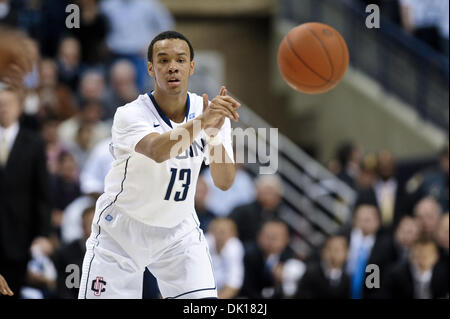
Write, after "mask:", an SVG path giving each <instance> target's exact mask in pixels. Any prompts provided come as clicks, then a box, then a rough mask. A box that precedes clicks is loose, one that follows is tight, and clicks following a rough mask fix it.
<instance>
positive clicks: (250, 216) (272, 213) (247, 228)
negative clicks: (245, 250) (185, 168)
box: [229, 175, 283, 245]
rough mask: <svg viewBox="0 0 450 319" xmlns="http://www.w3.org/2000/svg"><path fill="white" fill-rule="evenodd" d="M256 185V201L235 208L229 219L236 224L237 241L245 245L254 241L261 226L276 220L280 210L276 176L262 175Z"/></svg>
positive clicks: (280, 204)
mask: <svg viewBox="0 0 450 319" xmlns="http://www.w3.org/2000/svg"><path fill="white" fill-rule="evenodd" d="M255 184H256V194H257V195H256V201H254V202H253V203H251V204H246V205H242V206H238V207H236V208H235V209H234V210H233V212H232V213H231V214H230V215H229V217H230V218H231V219H232V220H233V221H234V222H235V223H236V225H237V228H238V234H239V239H240V240H241V241H242V242H243V244H244V245H246V243H248V242H251V241H254V240H256V238H257V235H258V232H259V230H260V228H261V226H262V224H263V223H264V222H266V221H268V220H271V219H275V218H278V217H279V216H280V210H281V206H282V203H281V199H282V197H281V196H282V192H283V190H282V189H283V188H282V184H281V180H280V178H279V177H278V176H276V175H262V176H260V177H258V179H257V180H256V182H255Z"/></svg>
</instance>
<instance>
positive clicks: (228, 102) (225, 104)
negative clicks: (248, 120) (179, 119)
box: [135, 95, 239, 163]
mask: <svg viewBox="0 0 450 319" xmlns="http://www.w3.org/2000/svg"><path fill="white" fill-rule="evenodd" d="M203 101H204V103H208V96H206V95H205V96H204V97H203ZM233 103H237V102H236V101H234V99H233V98H231V97H229V96H218V97H216V98H214V99H213V101H212V102H211V105H210V107H209V108H208V110H207V111H206V112H204V113H202V114H201V115H199V116H198V117H196V118H195V119H193V120H192V121H189V122H187V123H185V124H183V125H181V126H179V127H177V128H176V129H173V130H172V131H169V132H166V133H163V134H159V133H151V134H149V135H147V136H145V137H144V138H143V139H141V140H140V141H139V142H138V143H137V145H136V148H135V150H136V152H138V153H141V154H143V155H145V156H147V157H149V158H151V159H153V160H154V161H155V162H158V163H162V162H164V161H166V160H168V159H170V158H173V157H176V156H177V155H179V154H181V153H183V152H184V151H185V150H186V149H187V148H188V147H189V146H190V145H191V144H192V143H193V142H194V139H195V138H196V137H197V136H198V135H199V134H200V132H201V130H202V129H205V128H208V127H212V126H213V125H214V124H215V123H216V122H217V121H218V119H220V118H225V117H228V118H230V119H232V120H237V117H236V118H235V116H236V115H235V112H234V113H233V107H232V105H233ZM237 104H239V103H237ZM236 114H237V113H236Z"/></svg>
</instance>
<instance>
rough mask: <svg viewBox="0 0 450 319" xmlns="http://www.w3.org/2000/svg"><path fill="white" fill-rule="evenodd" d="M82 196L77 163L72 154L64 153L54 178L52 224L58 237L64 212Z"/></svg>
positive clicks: (61, 155)
mask: <svg viewBox="0 0 450 319" xmlns="http://www.w3.org/2000/svg"><path fill="white" fill-rule="evenodd" d="M80 194H81V193H80V183H79V181H78V166H77V163H76V162H75V159H74V157H73V156H72V154H70V153H68V152H62V153H61V154H60V156H59V158H58V168H57V172H56V174H55V175H53V176H52V197H53V211H52V224H53V227H54V228H55V229H56V230H57V233H58V235H59V234H60V227H61V223H62V215H63V211H64V210H65V209H66V207H67V205H69V204H70V203H71V202H72V201H73V200H75V199H76V198H77V197H78V196H80ZM58 237H60V236H58Z"/></svg>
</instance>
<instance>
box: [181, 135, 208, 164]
mask: <svg viewBox="0 0 450 319" xmlns="http://www.w3.org/2000/svg"><path fill="white" fill-rule="evenodd" d="M200 142H201V145H200V144H199V143H198V142H197V141H195V140H194V142H193V143H192V145H191V146H189V148H188V149H187V150H186V151H184V153H182V154H180V155H178V156H177V157H176V159H179V160H181V159H187V158H189V157H197V156H203V153H204V151H205V145H206V141H205V140H204V139H203V138H201V139H200Z"/></svg>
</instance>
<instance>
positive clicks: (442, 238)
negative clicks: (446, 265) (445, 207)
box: [436, 212, 449, 262]
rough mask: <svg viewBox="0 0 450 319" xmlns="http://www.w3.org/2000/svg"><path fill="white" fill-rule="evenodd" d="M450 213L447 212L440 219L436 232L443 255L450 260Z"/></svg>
mask: <svg viewBox="0 0 450 319" xmlns="http://www.w3.org/2000/svg"><path fill="white" fill-rule="evenodd" d="M448 229H449V214H448V212H447V213H445V214H444V215H443V216H442V217H441V220H440V221H439V226H438V229H437V232H436V242H437V244H438V246H439V249H440V250H441V257H442V258H443V259H447V262H448V247H449V230H448Z"/></svg>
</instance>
